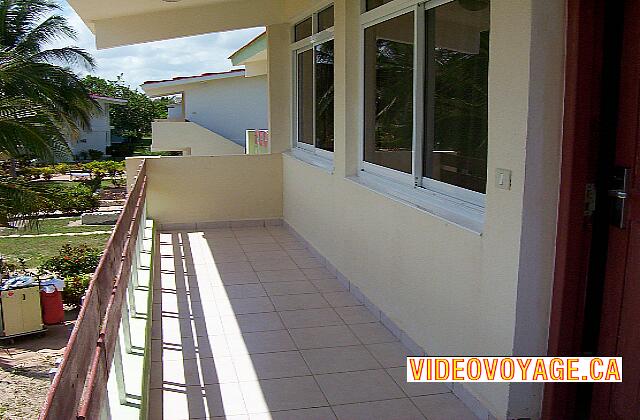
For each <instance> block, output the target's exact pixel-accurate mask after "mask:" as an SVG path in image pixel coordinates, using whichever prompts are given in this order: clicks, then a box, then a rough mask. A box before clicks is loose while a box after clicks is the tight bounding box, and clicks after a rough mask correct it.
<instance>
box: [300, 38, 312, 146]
mask: <svg viewBox="0 0 640 420" xmlns="http://www.w3.org/2000/svg"><path fill="white" fill-rule="evenodd" d="M298 141H299V142H301V143H307V144H313V50H307V51H304V52H302V53H299V54H298Z"/></svg>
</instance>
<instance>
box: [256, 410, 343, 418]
mask: <svg viewBox="0 0 640 420" xmlns="http://www.w3.org/2000/svg"><path fill="white" fill-rule="evenodd" d="M249 418H250V420H335V418H336V416H334V415H333V411H331V409H330V408H329V407H316V408H303V409H300V410H286V411H277V412H272V413H257V414H251V415H250V416H249Z"/></svg>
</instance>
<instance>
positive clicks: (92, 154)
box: [87, 149, 104, 160]
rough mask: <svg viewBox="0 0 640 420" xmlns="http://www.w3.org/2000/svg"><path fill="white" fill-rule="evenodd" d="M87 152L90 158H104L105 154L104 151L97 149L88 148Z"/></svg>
mask: <svg viewBox="0 0 640 420" xmlns="http://www.w3.org/2000/svg"><path fill="white" fill-rule="evenodd" d="M87 154H88V155H89V159H90V160H100V159H102V156H104V153H102V152H101V151H100V150H96V149H89V150H87Z"/></svg>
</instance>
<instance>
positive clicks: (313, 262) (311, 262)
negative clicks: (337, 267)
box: [293, 257, 324, 268]
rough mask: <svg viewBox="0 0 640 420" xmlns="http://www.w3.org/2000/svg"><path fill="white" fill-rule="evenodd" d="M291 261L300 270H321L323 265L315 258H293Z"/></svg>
mask: <svg viewBox="0 0 640 420" xmlns="http://www.w3.org/2000/svg"><path fill="white" fill-rule="evenodd" d="M293 261H294V262H295V263H296V265H297V266H298V267H300V268H322V267H324V263H323V262H322V261H320V260H319V259H317V258H316V257H293Z"/></svg>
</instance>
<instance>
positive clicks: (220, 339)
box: [186, 335, 231, 358]
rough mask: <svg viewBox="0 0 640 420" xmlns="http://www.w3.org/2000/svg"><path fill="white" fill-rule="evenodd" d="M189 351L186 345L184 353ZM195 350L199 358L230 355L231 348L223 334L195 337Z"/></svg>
mask: <svg viewBox="0 0 640 420" xmlns="http://www.w3.org/2000/svg"><path fill="white" fill-rule="evenodd" d="M190 351H191V349H190V345H187V346H186V353H187V354H190ZM195 351H196V353H197V355H198V357H200V358H207V357H227V356H231V350H230V349H229V345H228V344H227V340H226V338H225V336H224V335H210V336H207V337H195Z"/></svg>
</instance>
